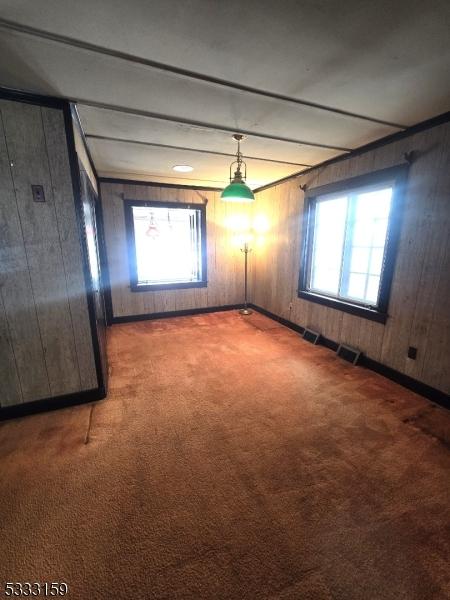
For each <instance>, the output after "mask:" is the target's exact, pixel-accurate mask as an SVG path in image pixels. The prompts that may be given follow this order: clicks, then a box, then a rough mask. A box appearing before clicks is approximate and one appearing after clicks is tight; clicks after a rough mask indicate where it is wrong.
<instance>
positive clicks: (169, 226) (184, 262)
mask: <svg viewBox="0 0 450 600" xmlns="http://www.w3.org/2000/svg"><path fill="white" fill-rule="evenodd" d="M125 223H126V229H127V237H128V256H129V265H130V280H131V289H132V290H133V291H135V292H136V291H145V290H160V289H178V288H190V287H204V286H206V210H205V206H204V205H200V204H182V203H178V202H170V203H162V202H138V201H134V200H125Z"/></svg>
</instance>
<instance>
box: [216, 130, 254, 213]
mask: <svg viewBox="0 0 450 600" xmlns="http://www.w3.org/2000/svg"><path fill="white" fill-rule="evenodd" d="M243 137H244V136H243V135H240V134H237V133H236V134H235V135H233V139H235V140H236V141H237V143H238V150H237V155H236V160H235V161H234V162H232V163H231V165H230V184H229V185H227V187H226V188H225V189H224V190H223V192H222V193H221V195H220V197H221V198H222V200H225V201H226V202H253V200H254V199H255V196H254V194H253V192H252V190H251V189H250V188H249V187H248V185H246V184H245V179H246V177H247V165H246V164H245V162H244V161H243V160H242V154H241V148H240V142H241V140H242V139H243ZM234 164H237V169H236V171H235V172H234V177H231V167H232V166H233V165H234ZM242 165H244V175H243V174H242V172H241V166H242Z"/></svg>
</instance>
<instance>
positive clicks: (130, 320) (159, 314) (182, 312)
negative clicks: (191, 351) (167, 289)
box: [111, 304, 244, 325]
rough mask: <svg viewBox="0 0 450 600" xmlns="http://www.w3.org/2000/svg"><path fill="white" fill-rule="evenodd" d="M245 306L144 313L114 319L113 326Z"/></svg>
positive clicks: (227, 305) (229, 305) (231, 305)
mask: <svg viewBox="0 0 450 600" xmlns="http://www.w3.org/2000/svg"><path fill="white" fill-rule="evenodd" d="M243 306H244V305H243V304H225V305H224V306H205V307H203V308H188V309H186V310H168V311H166V312H157V313H144V314H140V315H127V316H124V317H113V318H112V320H111V324H112V325H118V324H120V323H133V322H135V321H152V320H154V319H168V318H170V317H189V316H192V315H201V314H204V313H213V312H221V311H226V310H238V309H239V308H242V307H243Z"/></svg>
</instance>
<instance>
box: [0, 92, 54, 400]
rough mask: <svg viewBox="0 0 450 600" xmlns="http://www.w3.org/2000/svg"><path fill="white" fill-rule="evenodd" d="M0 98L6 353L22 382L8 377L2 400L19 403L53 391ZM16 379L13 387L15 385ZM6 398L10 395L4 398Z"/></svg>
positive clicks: (4, 381) (2, 286)
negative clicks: (18, 388)
mask: <svg viewBox="0 0 450 600" xmlns="http://www.w3.org/2000/svg"><path fill="white" fill-rule="evenodd" d="M8 104H10V103H6V102H0V116H1V122H0V125H1V135H0V206H1V217H0V218H1V224H0V230H1V235H2V239H1V262H0V269H1V271H0V274H1V280H0V286H1V288H0V289H1V295H2V307H3V311H2V317H3V318H2V322H3V324H2V332H3V336H2V340H1V343H2V355H3V356H5V357H8V358H7V362H8V364H10V365H11V363H13V362H14V363H15V365H16V372H17V377H18V379H19V380H20V382H21V385H20V389H21V393H20V394H19V393H18V390H17V387H16V384H15V382H14V380H15V378H13V380H12V381H11V380H10V379H8V378H5V379H3V380H2V400H1V404H2V405H3V404H16V403H18V402H19V401H24V402H27V401H30V400H34V399H36V398H42V397H47V396H49V395H50V387H49V382H48V375H47V370H46V365H45V360H44V349H43V345H42V340H41V335H40V329H39V324H38V319H37V314H36V309H35V303H34V297H33V291H32V287H31V280H30V272H29V269H28V263H27V256H26V248H25V244H24V241H23V230H22V224H21V219H20V216H19V210H18V204H17V200H16V195H15V191H14V183H13V179H12V174H11V170H12V167H11V162H12V161H11V160H10V158H9V156H8V148H7V144H6V138H5V131H4V125H3V123H4V110H5V108H6V107H7V105H8ZM13 164H14V163H13ZM11 383H12V387H11ZM3 398H4V399H3Z"/></svg>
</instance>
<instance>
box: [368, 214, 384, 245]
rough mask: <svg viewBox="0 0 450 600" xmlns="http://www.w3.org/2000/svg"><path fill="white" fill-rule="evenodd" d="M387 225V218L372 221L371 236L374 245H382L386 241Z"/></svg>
mask: <svg viewBox="0 0 450 600" xmlns="http://www.w3.org/2000/svg"><path fill="white" fill-rule="evenodd" d="M387 225H388V221H387V219H380V220H377V221H375V222H374V224H373V238H372V240H373V245H374V246H384V244H385V242H386V232H387Z"/></svg>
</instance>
